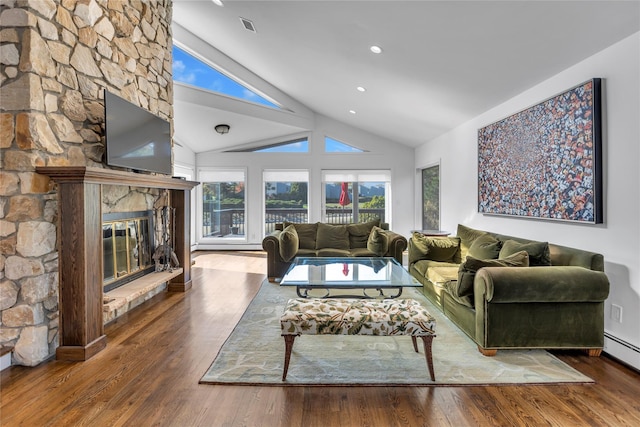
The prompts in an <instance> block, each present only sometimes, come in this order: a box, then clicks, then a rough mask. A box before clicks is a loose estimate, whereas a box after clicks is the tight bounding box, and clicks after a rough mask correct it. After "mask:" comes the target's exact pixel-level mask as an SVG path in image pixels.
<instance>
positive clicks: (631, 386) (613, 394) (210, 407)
mask: <svg viewBox="0 0 640 427" xmlns="http://www.w3.org/2000/svg"><path fill="white" fill-rule="evenodd" d="M196 255H197V258H196V264H195V266H194V268H193V270H192V273H193V288H192V289H191V290H190V291H188V292H186V293H166V292H165V293H162V294H160V295H158V296H156V297H154V298H153V299H152V300H150V301H148V302H147V303H145V304H144V305H143V306H141V307H140V308H138V309H136V310H133V311H132V312H130V313H128V314H126V315H125V316H124V317H123V318H120V319H118V320H116V321H115V322H113V323H112V324H110V325H107V327H106V334H107V339H108V344H107V348H106V349H105V350H103V351H102V352H100V353H98V354H97V355H96V356H94V357H93V358H92V359H90V360H88V361H86V362H64V361H56V360H51V361H48V362H45V363H42V364H41V365H39V366H37V367H35V368H26V367H20V366H13V367H10V368H8V369H6V370H4V371H3V372H2V375H1V382H0V388H1V395H2V407H1V418H0V420H1V421H0V425H2V426H3V427H4V426H21V425H24V426H78V425H90V426H124V425H126V426H154V425H163V426H305V427H306V426H334V425H335V426H449V425H450V426H478V425H492V426H541V425H552V426H581V425H590V426H627V425H628V426H637V425H640V399H638V396H640V374H639V373H638V372H636V371H634V370H631V369H628V368H627V367H625V366H623V365H621V364H619V363H616V362H615V361H613V360H611V359H609V358H607V357H605V356H603V357H588V356H586V355H583V354H582V353H580V352H563V353H557V354H558V356H559V357H560V358H561V359H562V360H564V361H565V362H567V363H569V364H570V365H572V366H574V367H575V368H577V369H578V370H580V371H581V372H582V373H584V374H586V375H588V376H590V377H591V378H593V379H594V380H595V381H596V383H595V384H591V385H551V386H505V387H481V386H476V387H247V386H212V385H199V384H198V380H199V379H200V378H201V376H202V375H203V374H204V372H205V371H206V369H207V368H208V367H209V365H210V364H211V362H212V361H213V358H214V357H215V355H216V353H217V351H218V349H219V348H220V347H221V346H222V344H223V342H224V341H225V339H226V337H227V336H228V335H229V333H230V332H231V331H232V329H233V327H234V326H235V324H236V323H237V321H238V320H239V319H240V317H241V315H242V313H243V312H244V309H245V308H246V306H247V305H248V304H249V302H250V301H251V299H252V298H253V296H254V295H255V293H256V292H257V290H258V288H259V286H260V284H261V283H262V281H263V280H264V279H265V272H266V260H265V258H264V255H263V254H262V253H261V252H206V253H199V254H196Z"/></svg>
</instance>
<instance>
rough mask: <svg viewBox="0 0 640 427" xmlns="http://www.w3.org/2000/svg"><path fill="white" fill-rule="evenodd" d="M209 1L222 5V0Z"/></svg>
mask: <svg viewBox="0 0 640 427" xmlns="http://www.w3.org/2000/svg"><path fill="white" fill-rule="evenodd" d="M211 1H212V2H214V3H215V4H217V5H218V6H222V7H224V3H222V0H211Z"/></svg>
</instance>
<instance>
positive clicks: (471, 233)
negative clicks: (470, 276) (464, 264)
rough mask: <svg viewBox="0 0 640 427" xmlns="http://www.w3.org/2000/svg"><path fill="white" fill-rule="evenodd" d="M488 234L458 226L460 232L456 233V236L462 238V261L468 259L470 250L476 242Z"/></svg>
mask: <svg viewBox="0 0 640 427" xmlns="http://www.w3.org/2000/svg"><path fill="white" fill-rule="evenodd" d="M486 234H489V233H487V232H486V231H481V230H475V229H473V228H469V227H467V226H465V225H462V224H458V230H457V231H456V235H457V236H458V237H459V238H460V257H461V259H465V258H466V256H467V255H468V252H469V248H470V247H471V245H472V244H473V242H474V240H476V239H477V238H478V237H480V236H484V235H486Z"/></svg>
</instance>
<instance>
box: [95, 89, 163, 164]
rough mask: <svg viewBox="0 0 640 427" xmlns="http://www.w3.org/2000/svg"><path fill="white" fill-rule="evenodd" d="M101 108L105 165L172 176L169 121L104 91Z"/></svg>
mask: <svg viewBox="0 0 640 427" xmlns="http://www.w3.org/2000/svg"><path fill="white" fill-rule="evenodd" d="M104 108H105V150H106V163H107V165H109V166H118V167H123V168H129V169H132V170H134V171H146V172H156V173H162V174H166V175H172V174H173V167H172V165H171V155H172V150H171V125H170V124H169V122H168V121H166V120H164V119H162V118H160V117H158V116H156V115H154V114H152V113H150V112H149V111H147V110H145V109H144V108H141V107H138V106H137V105H134V104H132V103H130V102H129V101H127V100H125V99H122V98H120V97H119V96H117V95H114V94H113V93H111V92H109V91H108V90H106V89H105V91H104Z"/></svg>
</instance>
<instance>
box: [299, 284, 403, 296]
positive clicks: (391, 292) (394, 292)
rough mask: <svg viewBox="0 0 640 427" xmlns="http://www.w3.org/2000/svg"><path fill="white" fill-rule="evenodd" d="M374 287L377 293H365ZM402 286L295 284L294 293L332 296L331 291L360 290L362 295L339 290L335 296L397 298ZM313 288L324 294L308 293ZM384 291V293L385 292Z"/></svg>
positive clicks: (400, 293)
mask: <svg viewBox="0 0 640 427" xmlns="http://www.w3.org/2000/svg"><path fill="white" fill-rule="evenodd" d="M371 289H374V290H376V291H377V292H378V295H375V296H371V295H368V294H367V291H368V290H371ZM402 289H403V287H402V286H398V287H397V288H384V289H383V288H379V287H375V286H371V287H363V286H362V285H361V286H358V287H353V288H345V287H340V288H332V287H331V286H330V285H328V286H296V293H297V294H298V296H299V297H300V298H334V297H335V296H336V295H331V291H332V290H333V291H344V290H349V291H351V290H360V291H362V295H355V294H354V295H351V294H343V293H342V292H340V293H339V294H338V295H337V296H339V297H340V298H360V299H374V298H389V299H393V298H398V297H399V296H400V295H402ZM314 290H323V291H324V292H325V294H324V295H309V291H314ZM385 292H386V293H385Z"/></svg>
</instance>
